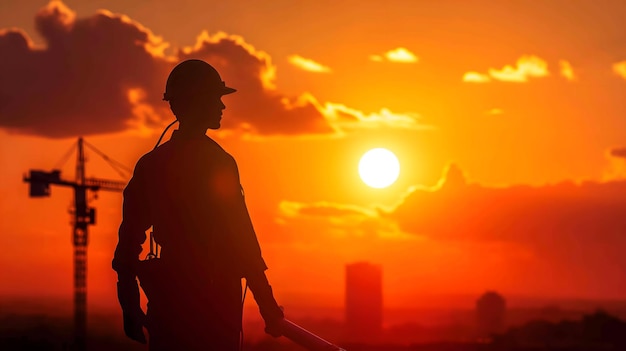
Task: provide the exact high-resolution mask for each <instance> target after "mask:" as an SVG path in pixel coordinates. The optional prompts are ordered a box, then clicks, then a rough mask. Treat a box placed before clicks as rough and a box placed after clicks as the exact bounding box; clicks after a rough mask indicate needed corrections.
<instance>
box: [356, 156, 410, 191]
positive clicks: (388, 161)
mask: <svg viewBox="0 0 626 351" xmlns="http://www.w3.org/2000/svg"><path fill="white" fill-rule="evenodd" d="M359 175H360V176H361V180H363V182H364V183H365V184H367V185H369V186H371V187H372V188H378V189H380V188H386V187H388V186H390V185H391V184H393V183H394V182H395V181H396V179H398V176H399V175H400V162H399V161H398V158H397V157H396V155H394V153H393V152H391V151H389V150H387V149H384V148H376V149H371V150H369V151H368V152H366V153H365V154H364V155H363V156H362V157H361V160H360V161H359Z"/></svg>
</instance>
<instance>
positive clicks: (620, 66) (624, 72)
mask: <svg viewBox="0 0 626 351" xmlns="http://www.w3.org/2000/svg"><path fill="white" fill-rule="evenodd" d="M613 73H615V74H617V75H618V76H620V77H622V78H624V79H626V61H620V62H617V63H614V64H613Z"/></svg>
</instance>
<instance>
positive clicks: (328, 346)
mask: <svg viewBox="0 0 626 351" xmlns="http://www.w3.org/2000/svg"><path fill="white" fill-rule="evenodd" d="M281 327H282V332H283V336H285V337H286V338H287V339H289V340H291V341H293V342H295V343H296V344H298V345H300V346H302V347H304V348H305V349H307V350H309V351H346V350H344V349H342V348H341V347H339V346H337V345H335V344H333V343H331V342H329V341H326V340H324V339H322V338H320V337H319V336H317V335H315V334H313V333H311V332H310V331H308V330H306V329H304V328H302V327H301V326H299V325H297V324H296V323H294V322H292V321H290V320H288V319H283V320H282V325H281Z"/></svg>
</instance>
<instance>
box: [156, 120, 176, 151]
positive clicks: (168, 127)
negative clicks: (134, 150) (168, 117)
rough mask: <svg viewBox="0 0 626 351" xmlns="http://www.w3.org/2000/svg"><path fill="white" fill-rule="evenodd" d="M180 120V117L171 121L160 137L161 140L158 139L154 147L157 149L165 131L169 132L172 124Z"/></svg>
mask: <svg viewBox="0 0 626 351" xmlns="http://www.w3.org/2000/svg"><path fill="white" fill-rule="evenodd" d="M176 122H178V119H176V120H174V122H172V123H170V124H169V125H168V126H167V127H166V128H165V130H164V131H163V133H161V137H160V138H159V140H158V141H157V143H156V145H154V148H155V149H156V148H157V147H158V146H159V144H160V143H161V139H163V136H164V135H165V132H167V130H168V129H170V127H171V126H173V125H174V123H176Z"/></svg>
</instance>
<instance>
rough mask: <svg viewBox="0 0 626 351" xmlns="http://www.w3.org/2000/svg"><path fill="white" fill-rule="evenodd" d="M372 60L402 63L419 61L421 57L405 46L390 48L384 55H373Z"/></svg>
mask: <svg viewBox="0 0 626 351" xmlns="http://www.w3.org/2000/svg"><path fill="white" fill-rule="evenodd" d="M370 60H372V61H375V62H382V61H389V62H400V63H417V61H419V57H417V55H415V54H414V53H412V52H411V51H410V50H408V49H407V48H404V47H399V48H396V49H393V50H389V51H387V52H385V53H384V54H382V55H371V56H370Z"/></svg>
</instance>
